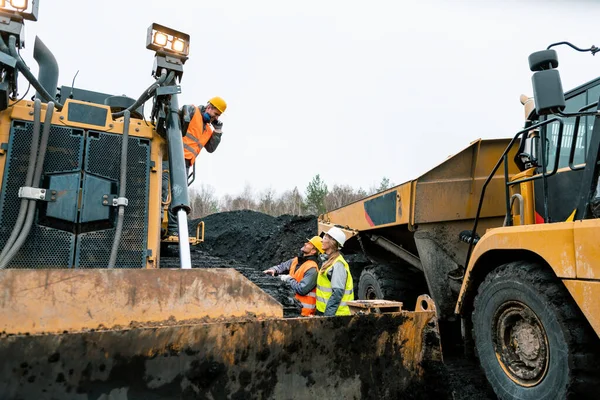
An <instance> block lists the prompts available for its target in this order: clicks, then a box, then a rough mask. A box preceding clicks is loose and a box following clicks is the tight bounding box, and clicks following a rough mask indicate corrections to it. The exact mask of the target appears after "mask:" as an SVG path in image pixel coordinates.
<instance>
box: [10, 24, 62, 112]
mask: <svg viewBox="0 0 600 400" xmlns="http://www.w3.org/2000/svg"><path fill="white" fill-rule="evenodd" d="M8 51H9V52H10V55H11V56H13V57H14V58H15V59H16V60H17V69H18V70H19V71H21V73H22V74H23V76H25V79H27V81H28V82H29V83H31V86H33V87H34V89H35V90H36V91H37V92H38V94H40V95H41V96H42V98H43V99H44V100H46V101H47V102H48V104H50V102H52V104H55V103H54V101H55V100H54V99H53V98H52V96H50V93H48V91H47V90H46V89H45V88H44V87H43V86H42V84H41V83H40V82H39V81H38V80H37V78H36V77H35V76H33V74H32V73H31V71H30V70H29V68H28V67H27V64H25V61H23V59H22V58H21V56H20V55H19V53H18V52H17V39H16V38H15V37H14V36H13V35H11V36H10V37H9V38H8ZM55 106H56V108H57V109H59V110H62V108H63V105H62V104H61V103H59V102H56V104H55Z"/></svg>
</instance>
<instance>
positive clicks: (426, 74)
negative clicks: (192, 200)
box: [21, 0, 600, 195]
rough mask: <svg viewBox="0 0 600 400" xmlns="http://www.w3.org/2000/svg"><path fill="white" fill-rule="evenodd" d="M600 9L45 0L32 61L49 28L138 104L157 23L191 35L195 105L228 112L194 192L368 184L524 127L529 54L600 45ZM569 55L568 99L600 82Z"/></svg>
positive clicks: (71, 53)
mask: <svg viewBox="0 0 600 400" xmlns="http://www.w3.org/2000/svg"><path fill="white" fill-rule="evenodd" d="M599 11H600V1H595V0H588V1H585V0H564V1H551V0H539V1H535V0H520V1H516V0H515V1H511V0H503V1H500V0H498V1H492V0H487V1H486V0H479V1H456V0H455V1H450V0H446V1H444V0H438V1H434V0H416V1H406V0H387V1H383V0H381V1H377V0H371V1H369V2H367V1H353V0H339V1H338V0H320V1H316V0H303V1H296V0H272V1H267V0H251V1H250V0H218V1H210V2H209V1H199V0H178V1H177V0H170V1H165V0H161V1H157V0H129V1H108V2H107V1H91V0H40V13H39V21H38V22H36V23H28V24H27V25H26V41H27V44H26V49H25V50H24V58H25V60H26V62H27V63H28V64H29V66H30V67H31V69H32V70H33V71H34V72H35V73H37V65H36V63H35V61H34V60H33V56H32V51H33V41H34V38H35V35H36V34H37V35H39V36H40V38H41V39H42V40H43V41H44V42H45V44H46V45H47V46H48V47H49V48H50V49H51V50H52V51H53V53H54V55H55V56H56V58H57V60H58V62H59V65H60V78H59V86H60V85H67V86H70V85H71V81H72V79H73V76H74V75H75V73H76V72H77V70H79V71H80V72H79V75H78V77H77V80H76V82H75V86H76V87H80V88H85V89H89V90H97V91H101V92H105V93H112V94H126V95H128V96H130V97H133V98H137V97H138V96H139V95H140V94H141V92H142V91H143V90H144V89H145V88H146V87H147V86H148V85H149V84H150V83H152V78H151V76H150V72H151V68H152V64H153V54H152V52H151V51H149V50H146V49H145V40H146V29H147V27H148V26H149V25H150V24H151V23H152V22H158V23H160V24H162V25H166V26H169V27H172V28H174V29H177V30H180V31H183V32H186V33H188V34H190V35H191V46H190V47H191V51H190V60H189V61H188V62H187V63H186V64H185V72H184V76H183V81H182V89H183V93H182V95H181V96H180V98H179V104H180V105H183V104H190V103H192V104H197V105H199V104H204V103H205V102H206V100H208V99H209V98H210V97H212V96H215V95H219V96H222V97H223V98H225V100H226V101H227V102H228V109H227V112H226V114H225V115H224V116H223V117H222V120H223V122H224V129H223V130H224V134H223V141H222V142H221V145H220V147H219V148H218V150H217V151H216V152H215V153H213V154H209V153H204V152H203V153H202V154H201V156H200V157H199V159H198V161H197V162H198V164H197V173H198V178H197V181H196V183H195V184H194V186H197V185H200V184H201V183H204V184H208V185H211V186H213V187H214V188H215V189H216V192H217V194H218V195H223V194H227V193H228V194H236V193H239V192H241V191H242V190H243V188H244V186H245V185H251V186H252V187H253V188H254V190H255V191H257V192H260V191H261V190H264V189H266V188H272V189H274V190H276V191H277V192H278V193H281V192H282V191H284V190H287V189H292V188H293V187H294V186H298V188H299V189H300V190H302V191H304V189H305V188H306V186H307V184H308V182H309V181H310V180H311V178H312V177H313V176H314V175H315V174H317V173H320V174H321V176H322V178H324V180H325V181H326V183H327V184H328V185H329V186H330V187H331V186H333V184H335V183H337V184H348V185H351V186H353V187H356V188H358V187H363V188H365V189H366V188H368V187H370V186H374V185H377V184H378V183H379V181H380V180H381V178H382V177H383V176H387V177H389V178H390V179H391V180H392V181H393V182H395V183H397V184H398V183H401V182H404V181H406V180H409V179H412V178H415V177H417V176H419V175H420V174H422V173H424V172H425V171H427V170H429V169H430V168H432V167H433V166H435V165H437V164H439V163H440V162H441V161H443V160H444V159H445V158H446V157H447V156H449V155H451V154H454V153H456V152H458V151H460V150H461V149H463V148H465V147H466V146H468V144H469V143H470V142H471V141H473V140H475V139H477V138H497V137H508V136H512V135H513V134H514V133H516V132H517V131H518V130H519V129H520V128H521V126H522V120H523V111H522V107H521V105H520V103H519V95H520V94H521V93H525V94H528V95H531V81H530V79H531V72H530V71H529V68H528V63H527V57H528V55H529V54H530V53H532V52H534V51H538V50H543V49H545V48H546V46H547V45H548V44H550V43H553V42H558V41H563V40H568V41H571V42H573V43H574V44H576V45H578V46H580V47H586V48H587V47H589V46H590V45H592V44H596V45H598V46H600V34H598V29H597V26H598V15H600V13H599ZM557 50H558V52H559V60H560V67H559V70H560V71H561V76H562V79H563V87H564V88H565V90H568V89H571V88H573V87H575V86H578V85H580V84H582V83H584V82H586V81H588V80H590V79H593V78H595V77H596V76H598V74H600V55H599V56H598V57H592V56H591V55H589V53H578V52H575V51H572V50H570V49H569V48H567V47H559V48H557ZM21 89H23V90H24V89H25V87H22V88H21ZM31 94H33V91H32V92H31V93H30V95H31ZM30 95H29V96H30Z"/></svg>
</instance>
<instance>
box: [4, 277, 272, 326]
mask: <svg viewBox="0 0 600 400" xmlns="http://www.w3.org/2000/svg"><path fill="white" fill-rule="evenodd" d="M249 316H250V317H275V318H277V317H282V316H283V307H282V306H281V304H279V303H278V302H277V301H276V300H275V299H274V298H272V297H271V296H269V295H268V294H266V293H265V292H263V291H262V290H261V289H260V288H259V287H258V286H256V285H254V284H253V283H252V282H250V281H249V280H248V279H246V278H245V277H244V276H243V275H241V274H240V273H239V272H237V271H235V270H233V269H230V268H223V269H221V268H215V269H188V270H182V269H160V270H147V269H135V270H134V269H110V270H109V269H90V270H81V269H56V270H4V271H0V332H1V333H3V334H5V335H6V334H30V335H31V334H38V333H63V332H65V331H68V332H71V331H82V330H90V329H106V328H119V327H130V326H137V325H143V324H148V323H153V324H159V323H161V322H164V321H168V322H170V323H172V322H174V321H186V320H190V319H196V320H197V319H220V318H235V317H249Z"/></svg>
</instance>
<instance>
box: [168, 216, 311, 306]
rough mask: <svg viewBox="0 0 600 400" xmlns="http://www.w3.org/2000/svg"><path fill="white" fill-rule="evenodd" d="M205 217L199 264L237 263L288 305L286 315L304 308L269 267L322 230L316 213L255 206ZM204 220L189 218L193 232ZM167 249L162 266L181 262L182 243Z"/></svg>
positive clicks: (194, 252) (195, 259)
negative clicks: (270, 211) (267, 210)
mask: <svg viewBox="0 0 600 400" xmlns="http://www.w3.org/2000/svg"><path fill="white" fill-rule="evenodd" d="M202 220H203V221H204V226H205V232H204V243H201V244H199V245H198V246H194V247H192V248H191V256H192V267H193V268H235V269H236V270H237V271H239V272H240V273H242V274H243V275H244V276H246V277H247V278H248V279H249V280H250V281H252V282H253V283H254V284H256V285H257V286H258V287H260V288H261V289H263V290H264V291H265V292H267V293H268V294H269V295H271V296H272V297H274V298H275V299H276V300H277V301H278V302H280V303H281V304H282V305H283V306H284V315H285V316H286V317H287V316H297V315H299V314H300V306H299V303H298V302H297V301H296V300H295V299H294V293H293V291H292V289H291V288H290V287H289V285H287V284H285V283H283V282H281V281H280V280H279V279H278V278H277V277H271V276H270V275H265V274H263V272H262V271H263V270H265V269H267V268H269V267H272V266H273V265H276V264H279V263H281V262H283V261H286V260H289V259H290V258H293V257H295V256H296V255H297V254H298V252H299V250H300V248H301V247H302V245H303V244H304V243H305V242H306V240H307V239H308V238H310V237H312V236H314V235H316V233H317V218H316V217H315V216H292V215H283V216H280V217H272V216H270V215H266V214H262V213H259V212H255V211H249V210H244V211H230V212H224V213H217V214H212V215H209V216H207V217H206V218H204V219H202ZM200 221H201V220H193V221H190V223H189V229H190V234H191V233H192V232H193V233H195V232H196V227H197V225H198V223H199V222H200ZM170 250H171V251H169V252H167V253H166V254H165V253H163V254H162V255H161V267H162V268H177V267H178V266H179V257H178V254H177V248H176V247H175V246H172V247H171V249H170Z"/></svg>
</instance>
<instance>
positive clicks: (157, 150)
mask: <svg viewBox="0 0 600 400" xmlns="http://www.w3.org/2000/svg"><path fill="white" fill-rule="evenodd" d="M165 151H166V146H165V140H164V139H163V138H161V137H160V136H159V135H155V136H154V139H153V140H152V146H151V152H150V161H151V162H154V164H153V165H151V166H150V185H149V188H148V190H149V193H148V241H147V243H148V249H149V250H152V255H151V256H149V257H148V258H147V262H146V267H147V268H158V267H159V266H158V258H159V256H158V254H159V253H160V236H161V232H160V230H161V219H160V212H161V207H162V160H163V158H164V157H165Z"/></svg>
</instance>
